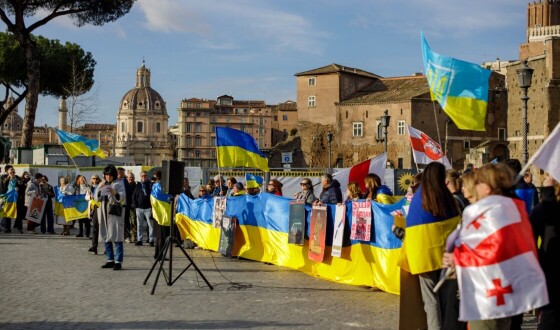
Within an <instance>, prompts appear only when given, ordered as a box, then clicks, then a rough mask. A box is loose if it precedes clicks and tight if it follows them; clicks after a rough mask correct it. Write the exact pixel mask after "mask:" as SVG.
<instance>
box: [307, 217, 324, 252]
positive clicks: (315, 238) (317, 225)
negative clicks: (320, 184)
mask: <svg viewBox="0 0 560 330" xmlns="http://www.w3.org/2000/svg"><path fill="white" fill-rule="evenodd" d="M326 235H327V207H326V206H313V209H312V210H311V223H310V226H309V253H308V257H309V259H310V260H314V261H317V262H322V261H323V258H324V256H325V238H326Z"/></svg>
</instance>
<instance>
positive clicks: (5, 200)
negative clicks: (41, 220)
mask: <svg viewBox="0 0 560 330" xmlns="http://www.w3.org/2000/svg"><path fill="white" fill-rule="evenodd" d="M17 197H18V193H17V191H16V190H15V189H12V190H10V191H8V192H7V193H5V194H2V195H0V199H1V200H2V206H1V208H0V218H10V219H15V218H17Z"/></svg>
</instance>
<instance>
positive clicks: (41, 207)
mask: <svg viewBox="0 0 560 330" xmlns="http://www.w3.org/2000/svg"><path fill="white" fill-rule="evenodd" d="M45 205H47V199H46V198H41V197H33V200H32V201H31V205H29V207H28V208H27V213H26V214H25V219H26V220H29V221H33V222H36V223H41V219H42V218H43V213H44V212H45Z"/></svg>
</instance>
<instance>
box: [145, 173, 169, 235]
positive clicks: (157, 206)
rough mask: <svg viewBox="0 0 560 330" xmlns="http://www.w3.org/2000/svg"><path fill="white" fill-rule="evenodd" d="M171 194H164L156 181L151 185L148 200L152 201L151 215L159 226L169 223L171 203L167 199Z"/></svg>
mask: <svg viewBox="0 0 560 330" xmlns="http://www.w3.org/2000/svg"><path fill="white" fill-rule="evenodd" d="M170 198H171V195H168V194H164V193H163V192H162V191H161V185H160V183H159V182H156V183H154V184H153V186H152V194H151V195H150V201H151V202H152V216H153V217H154V219H155V220H156V221H157V222H158V224H159V225H160V226H170V225H171V204H170V203H169V199H170Z"/></svg>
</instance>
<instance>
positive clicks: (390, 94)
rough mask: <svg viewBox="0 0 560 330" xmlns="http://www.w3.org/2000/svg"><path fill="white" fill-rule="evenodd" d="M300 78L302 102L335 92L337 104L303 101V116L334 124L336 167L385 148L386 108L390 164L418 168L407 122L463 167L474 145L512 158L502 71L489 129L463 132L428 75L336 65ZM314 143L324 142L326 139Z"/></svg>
mask: <svg viewBox="0 0 560 330" xmlns="http://www.w3.org/2000/svg"><path fill="white" fill-rule="evenodd" d="M296 76H297V80H298V90H297V94H298V101H299V100H306V99H307V98H309V96H312V95H311V94H313V95H315V96H316V98H315V101H317V100H318V99H319V97H322V96H325V97H326V95H331V96H330V98H329V99H328V102H331V101H332V102H333V104H332V105H331V104H324V103H319V102H317V103H316V105H315V107H310V106H309V103H308V102H304V104H303V106H302V105H301V104H300V102H298V117H299V120H305V121H310V122H315V123H318V124H328V125H330V126H331V127H332V130H333V132H334V136H333V142H332V151H333V157H332V162H333V164H331V166H333V167H336V166H339V167H348V166H351V165H353V164H355V163H357V162H360V161H363V160H365V159H367V158H370V157H372V156H375V155H378V154H380V153H382V152H383V151H384V143H383V142H376V141H381V140H383V136H382V134H381V133H380V123H381V120H380V117H381V116H382V115H383V114H384V112H385V111H387V112H388V115H389V116H391V120H390V124H389V127H388V129H387V136H388V138H387V141H388V162H389V163H390V166H393V167H396V168H412V167H415V165H414V162H413V159H412V152H411V147H410V142H409V138H408V132H407V129H406V125H410V126H412V127H414V128H417V129H419V130H421V131H423V132H425V133H426V134H428V135H429V136H430V137H432V138H433V139H434V140H436V141H438V140H439V141H441V144H442V148H444V149H446V150H447V156H448V158H449V160H450V161H451V163H452V164H453V167H455V168H457V169H461V168H463V167H464V165H465V164H464V163H465V159H466V154H467V153H468V152H469V150H470V148H471V147H474V146H476V145H478V144H481V143H485V144H486V145H487V146H488V155H486V157H485V158H486V159H490V160H491V159H494V158H500V159H502V158H506V157H507V142H506V114H507V91H506V89H505V88H504V85H505V82H504V77H503V76H502V75H500V74H497V73H493V74H492V76H491V80H490V86H491V88H490V92H489V94H490V95H489V107H488V112H487V117H486V132H475V131H463V130H459V129H458V128H457V127H456V126H455V125H454V124H453V123H452V122H451V121H450V120H449V118H448V117H447V115H446V114H445V112H443V111H442V109H441V107H440V106H439V104H438V103H437V102H432V101H431V100H430V94H429V88H428V83H427V80H426V77H425V76H423V75H420V74H416V75H414V76H408V77H392V78H382V77H380V76H378V75H375V74H372V73H368V72H366V71H363V70H359V69H354V68H349V67H346V66H341V65H338V64H333V65H330V66H326V67H322V68H319V69H315V70H310V71H306V72H302V73H298V74H296ZM319 78H320V79H319ZM353 78H354V79H355V81H353ZM337 81H338V82H339V83H338V84H337ZM306 82H307V83H306ZM322 82H325V84H326V86H323V85H322ZM300 87H302V90H300V89H299V88H300ZM311 88H312V89H313V92H312V93H311V92H310V90H311ZM334 91H344V92H340V93H335V92H334ZM332 94H335V96H336V95H339V96H340V95H344V96H345V98H341V97H339V98H338V99H336V98H335V99H334V101H333V95H332ZM333 109H334V110H333ZM333 111H334V113H333ZM311 141H316V143H319V144H324V141H323V137H317V138H315V139H311ZM312 143H313V142H312ZM309 149H310V150H311V153H310V156H313V155H312V154H313V150H315V149H317V150H322V149H321V148H315V147H314V146H311V147H310V148H309ZM310 163H313V162H312V161H310Z"/></svg>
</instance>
